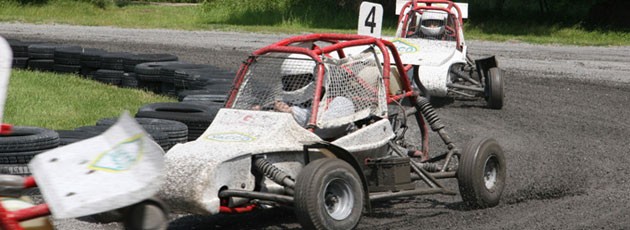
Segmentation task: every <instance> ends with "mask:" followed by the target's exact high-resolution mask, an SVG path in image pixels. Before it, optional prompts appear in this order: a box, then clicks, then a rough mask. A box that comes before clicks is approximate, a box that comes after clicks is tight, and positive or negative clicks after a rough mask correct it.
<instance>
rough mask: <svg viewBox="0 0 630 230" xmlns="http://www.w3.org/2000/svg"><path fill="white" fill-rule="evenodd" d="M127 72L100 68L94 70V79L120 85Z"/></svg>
mask: <svg viewBox="0 0 630 230" xmlns="http://www.w3.org/2000/svg"><path fill="white" fill-rule="evenodd" d="M124 74H125V72H123V71H122V70H108V69H99V70H97V71H96V72H94V80H97V81H100V82H103V83H105V84H111V85H120V83H121V82H122V77H123V76H124Z"/></svg>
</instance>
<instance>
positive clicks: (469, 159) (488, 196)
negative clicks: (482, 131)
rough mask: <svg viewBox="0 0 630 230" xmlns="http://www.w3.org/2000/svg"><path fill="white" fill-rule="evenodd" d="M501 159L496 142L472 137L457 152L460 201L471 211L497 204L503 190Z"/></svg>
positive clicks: (503, 168)
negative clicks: (460, 150)
mask: <svg viewBox="0 0 630 230" xmlns="http://www.w3.org/2000/svg"><path fill="white" fill-rule="evenodd" d="M505 175H506V172H505V157H504V156H503V150H502V149H501V146H499V144H498V143H497V141H496V140H494V139H490V138H475V139H473V140H471V141H470V142H468V144H467V145H466V146H465V147H464V151H463V152H462V153H461V157H460V161H459V168H458V169H457V181H458V183H459V191H460V193H461V196H462V200H463V201H464V203H466V204H467V205H468V206H470V207H473V208H487V207H493V206H496V205H497V204H499V199H500V198H501V193H503V189H504V188H505Z"/></svg>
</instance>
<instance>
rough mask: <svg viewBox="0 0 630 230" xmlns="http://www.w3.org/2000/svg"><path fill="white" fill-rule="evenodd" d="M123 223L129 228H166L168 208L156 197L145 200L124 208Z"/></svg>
mask: <svg viewBox="0 0 630 230" xmlns="http://www.w3.org/2000/svg"><path fill="white" fill-rule="evenodd" d="M124 210H125V211H124V217H123V224H124V226H125V229H128V230H136V229H137V230H165V229H167V228H168V221H169V217H168V209H167V208H166V206H165V205H164V204H163V203H162V202H159V201H156V199H150V200H145V201H142V202H140V203H137V204H133V205H131V206H129V207H127V208H125V209H124Z"/></svg>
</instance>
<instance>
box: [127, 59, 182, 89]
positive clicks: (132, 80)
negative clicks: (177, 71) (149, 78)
mask: <svg viewBox="0 0 630 230" xmlns="http://www.w3.org/2000/svg"><path fill="white" fill-rule="evenodd" d="M178 59H179V58H178V57H177V56H175V55H172V54H133V55H131V56H129V57H127V58H125V59H124V60H123V68H124V70H125V75H124V76H123V78H122V82H121V86H122V87H127V88H137V87H138V86H139V85H140V84H139V81H138V76H137V74H136V73H135V69H136V65H138V64H142V63H147V62H169V61H177V60H178Z"/></svg>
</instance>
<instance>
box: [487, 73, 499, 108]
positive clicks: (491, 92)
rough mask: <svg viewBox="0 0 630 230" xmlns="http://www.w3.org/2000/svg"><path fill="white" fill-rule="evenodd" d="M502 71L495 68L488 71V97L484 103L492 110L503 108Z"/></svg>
mask: <svg viewBox="0 0 630 230" xmlns="http://www.w3.org/2000/svg"><path fill="white" fill-rule="evenodd" d="M502 75H503V71H501V69H499V68H497V67H493V68H490V70H488V84H487V86H486V87H488V88H487V92H488V95H487V97H486V101H487V102H488V107H490V108H492V109H501V108H503V76H502Z"/></svg>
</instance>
